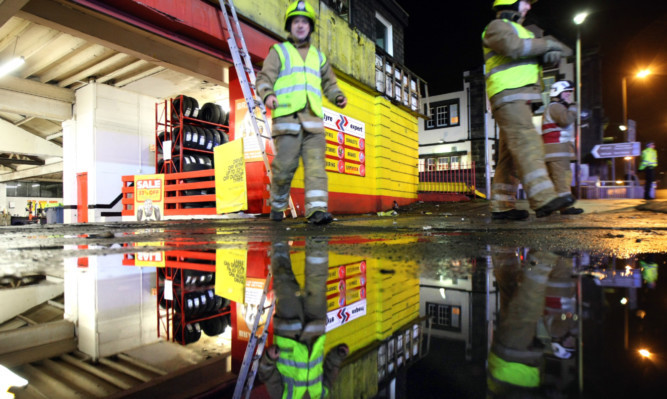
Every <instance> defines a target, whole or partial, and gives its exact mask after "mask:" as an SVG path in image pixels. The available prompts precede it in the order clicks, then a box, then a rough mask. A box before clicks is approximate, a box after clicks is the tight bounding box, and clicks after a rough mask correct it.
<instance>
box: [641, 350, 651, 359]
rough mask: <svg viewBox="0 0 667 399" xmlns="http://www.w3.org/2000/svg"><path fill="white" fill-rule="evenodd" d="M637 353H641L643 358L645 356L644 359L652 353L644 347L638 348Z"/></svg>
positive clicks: (648, 357)
mask: <svg viewBox="0 0 667 399" xmlns="http://www.w3.org/2000/svg"><path fill="white" fill-rule="evenodd" d="M639 354H640V355H641V357H643V358H645V359H650V358H651V355H652V353H651V352H649V351H648V350H646V349H640V350H639Z"/></svg>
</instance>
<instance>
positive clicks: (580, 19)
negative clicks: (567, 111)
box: [573, 12, 588, 199]
mask: <svg viewBox="0 0 667 399" xmlns="http://www.w3.org/2000/svg"><path fill="white" fill-rule="evenodd" d="M586 17H588V12H580V13H578V14H577V15H575V16H574V19H573V21H574V24H575V25H577V55H576V62H575V64H576V67H577V138H576V143H575V144H576V148H577V164H576V167H575V181H576V184H577V198H579V199H581V29H579V26H580V25H581V24H583V23H584V21H585V20H586Z"/></svg>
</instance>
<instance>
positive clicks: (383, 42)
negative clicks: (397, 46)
mask: <svg viewBox="0 0 667 399" xmlns="http://www.w3.org/2000/svg"><path fill="white" fill-rule="evenodd" d="M375 45H376V46H378V47H380V48H381V49H383V50H384V51H386V52H387V54H389V55H391V56H393V55H394V40H393V28H392V25H391V23H390V22H389V21H387V19H386V18H384V17H383V16H382V15H380V14H379V13H377V12H376V13H375Z"/></svg>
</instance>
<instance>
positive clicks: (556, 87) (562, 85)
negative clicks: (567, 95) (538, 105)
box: [549, 80, 574, 97]
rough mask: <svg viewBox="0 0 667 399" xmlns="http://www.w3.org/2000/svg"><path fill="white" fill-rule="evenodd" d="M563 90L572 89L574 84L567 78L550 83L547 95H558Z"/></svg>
mask: <svg viewBox="0 0 667 399" xmlns="http://www.w3.org/2000/svg"><path fill="white" fill-rule="evenodd" d="M564 91H574V85H573V84H572V82H570V81H569V80H559V81H558V82H556V83H554V84H552V85H551V90H550V91H549V96H551V97H558V96H560V94H561V93H562V92H564Z"/></svg>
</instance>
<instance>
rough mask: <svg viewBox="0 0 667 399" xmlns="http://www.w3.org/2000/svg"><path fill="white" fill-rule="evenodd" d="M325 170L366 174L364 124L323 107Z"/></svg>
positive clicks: (356, 174)
mask: <svg viewBox="0 0 667 399" xmlns="http://www.w3.org/2000/svg"><path fill="white" fill-rule="evenodd" d="M324 132H325V137H326V141H327V146H326V170H327V171H329V172H336V173H342V174H347V175H354V176H361V177H364V176H366V167H365V166H364V164H365V163H366V125H365V124H364V123H363V122H360V121H358V120H356V119H352V118H350V117H348V116H345V115H343V114H338V113H336V112H334V111H332V110H330V109H327V108H324Z"/></svg>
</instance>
